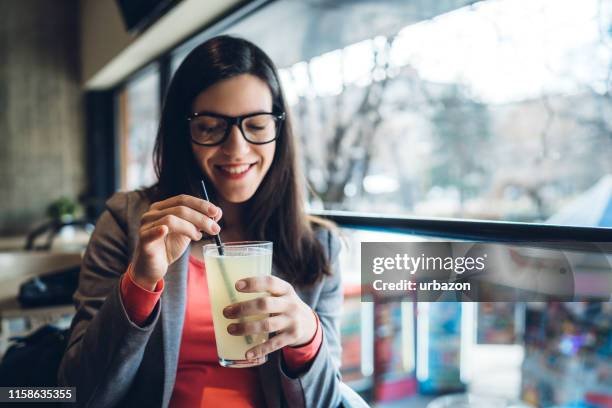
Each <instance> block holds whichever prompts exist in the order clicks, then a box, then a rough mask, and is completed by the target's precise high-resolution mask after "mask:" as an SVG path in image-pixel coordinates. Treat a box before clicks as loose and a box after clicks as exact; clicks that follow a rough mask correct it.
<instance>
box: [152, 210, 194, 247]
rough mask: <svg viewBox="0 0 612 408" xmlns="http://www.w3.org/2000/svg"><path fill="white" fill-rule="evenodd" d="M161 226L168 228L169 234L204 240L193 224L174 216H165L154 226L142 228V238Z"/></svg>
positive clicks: (154, 223)
mask: <svg viewBox="0 0 612 408" xmlns="http://www.w3.org/2000/svg"><path fill="white" fill-rule="evenodd" d="M161 226H165V227H166V228H168V233H170V234H181V235H185V236H187V237H189V238H191V239H192V240H194V241H199V240H200V239H202V233H201V232H200V231H198V229H197V228H196V227H195V226H194V225H193V224H192V223H190V222H189V221H185V220H184V219H182V218H180V217H177V216H176V215H172V214H170V215H165V216H163V217H162V218H160V219H159V220H157V221H155V222H153V223H152V224H150V225H145V226H143V227H141V232H140V234H141V236H142V235H143V234H145V232H148V230H150V229H153V228H155V227H161Z"/></svg>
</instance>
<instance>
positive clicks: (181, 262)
mask: <svg viewBox="0 0 612 408" xmlns="http://www.w3.org/2000/svg"><path fill="white" fill-rule="evenodd" d="M188 260H189V247H188V248H187V250H186V251H185V252H184V253H183V255H181V257H180V258H179V259H177V260H176V261H175V262H174V263H173V264H172V265H170V266H169V267H168V272H167V273H166V276H165V277H164V292H163V293H162V297H161V301H162V310H161V319H162V329H163V330H162V335H163V344H164V392H163V401H162V407H167V406H168V404H169V403H170V397H171V396H172V391H173V389H174V382H175V380H176V369H177V364H178V355H179V350H180V346H181V335H182V333H183V322H184V320H185V298H186V293H187V265H188Z"/></svg>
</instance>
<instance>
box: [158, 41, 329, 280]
mask: <svg viewBox="0 0 612 408" xmlns="http://www.w3.org/2000/svg"><path fill="white" fill-rule="evenodd" d="M242 74H251V75H254V76H256V77H258V78H259V79H261V80H262V81H264V82H265V83H266V84H267V85H268V87H269V88H270V91H271V93H272V100H273V107H272V108H273V111H274V112H286V113H287V117H286V120H285V123H284V124H283V125H282V128H281V130H280V136H279V138H278V139H277V140H276V149H275V152H274V158H273V161H272V164H271V166H270V169H269V170H268V172H267V174H266V175H265V177H264V179H263V180H262V182H261V184H260V186H259V188H258V189H257V191H256V192H255V194H254V195H253V197H251V198H250V199H249V200H248V201H247V202H246V203H245V206H244V210H245V211H246V214H245V217H244V218H243V219H246V220H249V222H248V224H247V225H246V226H245V227H246V233H247V236H248V239H251V240H268V241H272V242H273V243H274V255H273V257H274V264H275V265H276V267H277V268H278V270H279V272H280V273H282V274H283V277H284V278H286V279H287V280H289V281H290V282H292V283H294V284H298V285H308V284H312V283H313V282H315V281H317V280H318V279H319V278H321V277H322V276H323V275H324V274H329V273H330V265H329V263H328V260H327V259H326V257H325V252H324V249H323V247H322V245H321V244H320V243H319V241H318V240H317V239H316V237H315V231H314V230H315V228H333V226H332V224H329V223H326V222H324V221H322V220H320V219H317V218H315V217H310V216H308V215H307V214H306V213H305V210H304V198H303V182H304V181H303V177H302V174H301V172H300V169H299V167H300V166H299V165H298V162H297V154H296V146H295V140H294V135H293V133H292V127H291V115H290V114H289V111H288V109H287V105H286V103H285V98H284V96H283V92H282V89H281V86H280V82H279V79H278V78H279V77H278V73H277V71H276V68H275V66H274V64H273V63H272V60H271V59H270V58H269V57H268V56H267V55H266V54H265V53H264V52H263V51H262V50H261V49H260V48H259V47H257V46H256V45H254V44H253V43H251V42H249V41H246V40H244V39H240V38H235V37H231V36H225V35H224V36H218V37H214V38H211V39H209V40H208V41H206V42H204V43H202V44H201V45H199V46H198V47H196V48H195V49H194V50H193V51H191V53H189V55H188V56H187V57H186V58H185V60H184V61H183V62H182V64H181V65H180V67H179V68H178V70H177V71H176V73H175V74H174V77H173V78H172V81H171V83H170V86H169V88H168V91H167V94H166V98H165V101H164V105H163V109H162V114H161V119H160V124H159V130H158V134H157V139H156V142H155V150H154V153H153V155H154V163H155V171H156V174H157V177H158V182H157V184H155V185H154V186H153V187H151V188H150V189H149V190H148V191H147V192H148V193H149V195H150V197H151V199H152V200H163V199H166V198H168V197H172V196H175V195H178V194H190V195H194V196H198V197H201V194H200V191H201V187H200V184H199V183H200V179H201V178H202V177H203V174H202V171H201V169H200V166H199V165H198V163H197V161H196V159H195V157H194V154H193V151H192V148H191V138H190V136H189V127H188V123H187V120H186V118H187V116H188V115H189V114H191V113H192V112H191V107H192V103H193V101H194V99H195V98H196V96H197V95H199V94H200V93H201V92H202V91H204V90H205V89H207V88H208V87H210V86H211V85H213V84H215V83H217V82H219V81H221V80H224V79H228V78H232V77H235V76H238V75H242ZM209 190H210V191H209V194H210V199H211V201H212V202H217V191H216V190H215V188H214V186H213V185H212V183H210V184H209ZM221 226H223V224H221Z"/></svg>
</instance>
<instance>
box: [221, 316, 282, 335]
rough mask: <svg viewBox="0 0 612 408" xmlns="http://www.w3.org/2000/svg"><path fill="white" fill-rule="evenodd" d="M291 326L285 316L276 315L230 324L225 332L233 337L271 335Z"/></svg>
mask: <svg viewBox="0 0 612 408" xmlns="http://www.w3.org/2000/svg"><path fill="white" fill-rule="evenodd" d="M290 325H291V319H290V318H289V317H288V316H286V315H282V314H280V315H276V316H271V317H267V318H265V319H262V320H257V321H253V322H242V323H232V324H230V325H229V326H227V332H228V333H229V334H231V335H234V336H245V335H247V334H259V333H273V332H277V331H281V330H284V329H286V328H287V327H289V326H290Z"/></svg>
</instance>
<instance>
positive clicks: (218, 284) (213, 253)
mask: <svg viewBox="0 0 612 408" xmlns="http://www.w3.org/2000/svg"><path fill="white" fill-rule="evenodd" d="M220 249H221V251H220ZM203 250H204V264H205V265H206V279H207V280H208V293H209V295H210V307H211V311H212V317H213V325H214V330H215V340H216V343H217V354H218V356H219V364H221V365H222V366H224V367H252V366H255V365H259V364H263V363H265V362H266V361H267V357H265V358H264V359H263V360H260V361H257V362H254V361H252V360H247V359H246V358H245V353H246V351H247V350H249V349H250V348H252V347H254V346H256V345H257V344H261V343H264V342H265V341H267V340H268V333H261V334H257V335H250V336H234V335H231V334H229V333H228V332H227V326H228V325H230V324H231V323H236V322H240V321H254V320H261V319H263V318H266V317H267V315H254V316H249V317H246V318H244V319H227V318H225V316H223V309H224V308H226V307H227V306H229V305H231V304H234V303H237V302H244V301H246V300H251V299H256V298H259V297H262V296H268V295H269V294H268V293H243V292H239V291H237V290H236V287H235V285H236V281H238V280H240V279H243V278H249V277H253V276H266V275H270V274H271V273H272V242H267V241H245V242H229V243H223V244H222V245H221V246H218V245H216V244H208V245H204V248H203Z"/></svg>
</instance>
